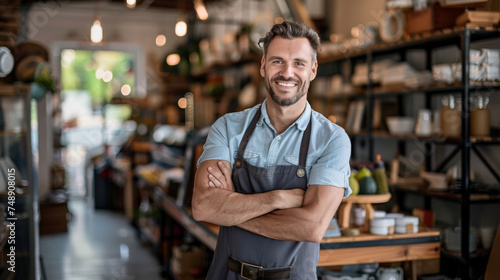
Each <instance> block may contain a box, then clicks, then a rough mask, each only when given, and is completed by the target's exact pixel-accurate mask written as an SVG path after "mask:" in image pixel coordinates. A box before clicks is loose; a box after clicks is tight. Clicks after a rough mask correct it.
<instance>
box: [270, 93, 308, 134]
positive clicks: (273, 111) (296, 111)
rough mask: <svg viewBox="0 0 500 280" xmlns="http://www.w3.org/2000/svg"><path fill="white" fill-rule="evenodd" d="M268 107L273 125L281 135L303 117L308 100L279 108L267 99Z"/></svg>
mask: <svg viewBox="0 0 500 280" xmlns="http://www.w3.org/2000/svg"><path fill="white" fill-rule="evenodd" d="M266 107H267V114H268V115H269V120H270V121H271V124H272V125H273V127H274V129H275V130H276V132H277V133H278V134H281V133H283V132H285V130H287V128H288V127H289V126H290V125H292V124H293V123H294V122H295V121H296V120H297V119H298V118H299V117H300V116H301V115H302V113H303V112H304V110H305V109H306V100H304V101H302V100H300V101H298V102H297V103H295V104H293V105H291V106H279V105H278V104H276V103H274V102H273V101H272V100H270V99H267V100H266Z"/></svg>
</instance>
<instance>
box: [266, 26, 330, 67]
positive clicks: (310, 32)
mask: <svg viewBox="0 0 500 280" xmlns="http://www.w3.org/2000/svg"><path fill="white" fill-rule="evenodd" d="M276 36H280V37H283V38H285V39H293V38H306V39H307V40H308V41H309V43H310V44H311V47H312V49H313V58H314V60H316V56H317V54H318V52H319V50H320V49H321V42H320V39H319V35H318V33H316V31H315V30H314V29H312V28H310V27H307V26H306V25H305V24H304V23H303V22H292V21H284V22H283V23H280V24H275V25H274V26H273V27H272V28H271V30H270V31H269V32H267V34H266V37H264V38H260V40H259V45H261V44H262V46H263V48H264V55H266V54H267V48H268V47H269V44H271V41H272V40H273V39H274V37H276Z"/></svg>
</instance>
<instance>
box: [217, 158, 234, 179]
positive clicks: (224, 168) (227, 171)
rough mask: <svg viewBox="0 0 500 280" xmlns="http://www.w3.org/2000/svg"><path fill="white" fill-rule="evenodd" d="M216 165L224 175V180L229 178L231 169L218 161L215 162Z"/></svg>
mask: <svg viewBox="0 0 500 280" xmlns="http://www.w3.org/2000/svg"><path fill="white" fill-rule="evenodd" d="M217 165H218V166H219V169H220V170H221V171H222V174H224V177H226V178H231V169H229V167H228V166H227V165H226V164H224V162H222V161H219V162H217Z"/></svg>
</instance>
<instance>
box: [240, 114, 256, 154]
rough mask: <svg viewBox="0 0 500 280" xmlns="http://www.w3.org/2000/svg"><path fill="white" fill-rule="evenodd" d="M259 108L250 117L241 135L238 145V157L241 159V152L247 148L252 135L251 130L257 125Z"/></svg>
mask: <svg viewBox="0 0 500 280" xmlns="http://www.w3.org/2000/svg"><path fill="white" fill-rule="evenodd" d="M260 110H261V107H260V106H259V108H258V109H257V113H255V116H254V117H253V119H252V122H251V123H250V125H249V126H248V128H247V130H246V131H245V134H244V135H243V139H241V143H240V147H239V148H238V159H239V160H242V159H243V153H244V152H245V149H246V148H247V144H248V142H249V140H250V137H251V136H252V133H253V131H254V130H255V127H256V126H257V122H258V121H259V117H260Z"/></svg>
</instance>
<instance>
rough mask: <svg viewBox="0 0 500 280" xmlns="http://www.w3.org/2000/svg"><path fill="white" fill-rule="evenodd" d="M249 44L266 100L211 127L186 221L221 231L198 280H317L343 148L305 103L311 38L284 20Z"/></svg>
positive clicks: (344, 173) (342, 192)
mask: <svg viewBox="0 0 500 280" xmlns="http://www.w3.org/2000/svg"><path fill="white" fill-rule="evenodd" d="M259 43H260V44H261V45H262V46H263V49H264V55H263V57H262V61H261V68H260V73H261V75H262V77H263V78H264V81H265V85H266V90H267V98H266V100H265V101H264V102H263V103H262V104H260V105H257V106H255V107H253V108H250V109H247V110H244V111H242V112H236V113H229V114H226V115H224V116H223V117H221V118H220V119H218V120H217V121H216V122H215V123H214V124H213V126H212V128H211V130H210V133H209V135H208V139H207V142H206V143H205V146H204V151H203V154H202V155H201V157H200V159H199V162H198V164H199V168H198V171H197V173H196V179H195V186H194V193H193V202H192V207H193V216H194V218H195V219H196V220H198V221H206V222H210V223H214V224H217V225H220V226H221V229H220V232H219V236H218V239H217V247H216V249H215V253H214V258H213V261H212V265H211V267H210V270H209V273H208V276H207V279H214V280H215V279H216V280H220V279H228V280H233V279H234V280H236V279H307V280H309V279H317V276H316V265H317V263H318V259H319V242H320V241H321V239H322V237H323V236H324V234H325V232H326V230H327V228H328V225H329V223H330V221H331V220H332V218H333V216H334V215H335V212H336V211H337V208H338V206H339V204H340V202H341V200H342V198H343V197H346V196H348V195H349V193H350V189H349V187H348V186H349V182H348V181H349V180H348V178H349V175H350V168H349V158H350V152H351V143H350V141H349V138H348V136H347V134H346V133H345V132H344V130H343V129H342V128H340V127H339V126H337V125H335V124H333V123H331V122H330V121H329V120H328V119H326V118H325V117H324V116H323V115H321V114H319V113H317V112H315V111H314V110H312V109H311V106H310V105H309V103H308V102H307V93H308V90H309V87H310V84H311V81H312V80H314V78H315V77H316V74H317V69H318V62H317V59H316V57H317V52H318V50H319V49H320V40H319V37H318V35H317V33H316V32H315V31H314V30H313V29H311V28H308V27H306V26H305V25H304V24H303V23H295V22H287V21H285V22H283V23H281V24H277V25H275V26H273V27H272V29H271V30H270V31H269V32H268V33H267V35H266V37H264V38H262V39H261V40H260V41H259Z"/></svg>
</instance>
